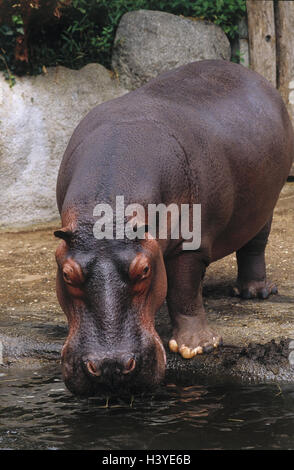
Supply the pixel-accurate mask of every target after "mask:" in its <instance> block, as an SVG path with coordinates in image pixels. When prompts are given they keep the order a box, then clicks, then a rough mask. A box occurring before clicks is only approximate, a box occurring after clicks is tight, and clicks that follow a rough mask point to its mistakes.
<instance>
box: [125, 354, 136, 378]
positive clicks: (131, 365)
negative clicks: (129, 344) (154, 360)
mask: <svg viewBox="0 0 294 470" xmlns="http://www.w3.org/2000/svg"><path fill="white" fill-rule="evenodd" d="M135 367H136V361H135V359H134V358H133V357H131V358H130V359H129V360H128V362H127V363H126V365H125V367H124V370H123V372H122V373H123V374H129V373H130V372H132V371H133V370H134V369H135Z"/></svg>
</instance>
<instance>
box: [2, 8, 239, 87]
mask: <svg viewBox="0 0 294 470" xmlns="http://www.w3.org/2000/svg"><path fill="white" fill-rule="evenodd" d="M5 1H6V3H7V4H8V3H9V1H8V0H4V4H5ZM44 1H45V0H44ZM35 2H36V3H37V4H38V5H41V6H42V2H41V1H40V2H37V0H35ZM10 3H11V2H10ZM12 3H13V2H12ZM47 3H48V2H47ZM60 4H61V5H63V6H62V10H61V12H60V15H54V14H53V10H52V11H50V14H47V15H44V14H43V16H42V15H41V9H40V8H41V7H40V6H38V7H36V6H35V7H34V9H33V11H32V14H30V21H29V22H28V24H27V23H26V28H27V29H26V28H24V20H23V18H24V17H23V15H22V13H21V10H20V9H19V8H18V7H16V8H14V10H13V11H12V13H11V14H3V6H2V16H0V69H2V70H3V71H4V72H5V74H6V76H7V77H8V78H9V79H10V80H11V83H12V82H13V80H14V74H18V75H21V74H27V73H29V74H38V73H41V72H42V70H44V66H45V67H48V66H54V65H58V64H59V65H65V66H67V67H70V68H75V69H77V68H80V67H82V66H83V65H85V64H87V63H89V62H99V63H101V64H103V65H105V66H106V67H108V68H109V67H110V63H111V50H112V45H113V40H114V35H115V31H116V28H117V25H118V23H119V20H120V18H121V16H122V15H123V14H124V13H126V12H128V11H132V10H138V9H149V10H161V11H166V12H170V13H174V14H176V15H183V16H188V17H197V18H202V19H205V20H208V21H212V22H214V23H216V24H218V25H220V26H221V27H222V29H223V30H224V31H225V33H226V34H227V35H228V37H229V39H230V40H233V39H234V38H235V36H236V35H237V24H238V22H239V20H240V19H241V18H242V17H244V16H245V14H246V2H245V0H71V2H70V1H65V0H63V1H62V0H60V1H59V5H60ZM0 5H1V0H0ZM2 5H3V0H2ZM18 5H19V2H18ZM38 8H39V10H38ZM6 13H7V11H6ZM0 15H1V10H0ZM7 17H9V20H8V19H7ZM22 36H23V37H25V38H26V39H27V53H28V60H27V61H26V60H19V59H17V57H18V56H17V53H16V50H17V40H18V38H20V37H22Z"/></svg>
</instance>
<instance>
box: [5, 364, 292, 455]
mask: <svg viewBox="0 0 294 470" xmlns="http://www.w3.org/2000/svg"><path fill="white" fill-rule="evenodd" d="M2 374H5V375H2ZM0 400H1V405H0V449H104V450H105V449H110V450H123V449H124V450H139V449H158V450H170V449H175V450H177V449H180V450H192V449H294V384H293V385H292V384H291V385H289V384H288V385H282V386H278V385H276V384H267V385H240V384H236V383H225V384H219V385H211V384H209V383H203V381H202V383H198V384H194V385H190V386H185V385H184V384H182V385H181V384H177V385H175V384H172V383H170V384H166V385H164V386H162V387H161V389H160V390H159V391H158V392H157V393H156V395H155V396H153V397H152V396H151V395H146V396H145V397H135V398H134V400H133V401H132V399H131V397H130V400H129V401H118V400H117V399H116V400H114V399H113V400H111V399H110V401H109V403H108V407H105V405H106V400H105V399H102V398H95V399H88V400H87V399H84V400H81V399H77V398H75V397H73V396H72V395H71V394H70V393H69V392H68V391H67V390H66V389H65V387H64V384H63V382H62V379H61V376H60V370H59V367H58V366H56V365H54V366H53V365H49V366H48V365H47V366H45V367H44V368H42V369H37V370H35V371H32V370H16V369H11V370H7V369H2V370H1V376H0Z"/></svg>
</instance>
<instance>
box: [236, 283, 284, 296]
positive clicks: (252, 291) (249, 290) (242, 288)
mask: <svg viewBox="0 0 294 470" xmlns="http://www.w3.org/2000/svg"><path fill="white" fill-rule="evenodd" d="M277 293H278V288H277V287H276V286H275V284H273V283H270V282H267V281H249V282H238V284H237V286H236V287H233V289H232V296H233V297H241V298H242V299H253V298H255V297H258V298H259V299H267V298H268V297H269V296H270V295H271V294H277Z"/></svg>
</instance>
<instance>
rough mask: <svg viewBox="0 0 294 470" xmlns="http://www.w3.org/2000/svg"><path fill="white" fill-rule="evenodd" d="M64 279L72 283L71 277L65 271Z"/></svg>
mask: <svg viewBox="0 0 294 470" xmlns="http://www.w3.org/2000/svg"><path fill="white" fill-rule="evenodd" d="M63 277H64V280H65V281H66V282H70V277H69V275H68V273H66V272H65V271H63Z"/></svg>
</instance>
